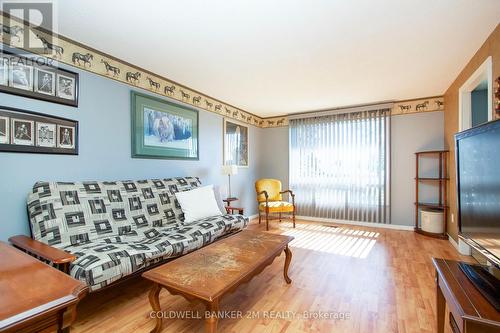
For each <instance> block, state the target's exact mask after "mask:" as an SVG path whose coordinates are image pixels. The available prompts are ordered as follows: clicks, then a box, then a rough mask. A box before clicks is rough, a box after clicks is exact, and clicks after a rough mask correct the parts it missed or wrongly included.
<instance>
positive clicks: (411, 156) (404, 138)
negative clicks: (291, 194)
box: [260, 111, 444, 225]
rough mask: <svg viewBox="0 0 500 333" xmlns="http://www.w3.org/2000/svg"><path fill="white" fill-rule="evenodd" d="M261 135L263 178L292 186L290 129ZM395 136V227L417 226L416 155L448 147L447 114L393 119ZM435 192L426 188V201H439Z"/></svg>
mask: <svg viewBox="0 0 500 333" xmlns="http://www.w3.org/2000/svg"><path fill="white" fill-rule="evenodd" d="M261 135H262V137H261V142H262V146H261V147H262V155H261V156H260V160H261V169H260V170H261V173H260V174H261V176H262V177H266V178H267V177H269V178H277V179H281V181H282V182H283V187H288V179H289V177H288V176H289V175H288V158H289V152H288V127H283V128H272V129H264V130H263V131H262V132H261ZM391 136H392V138H391V139H392V140H391V195H392V200H391V205H392V208H391V218H392V224H398V225H413V224H414V222H415V221H414V216H415V215H414V214H415V210H414V209H415V207H414V202H415V181H414V178H415V152H416V151H421V150H434V149H442V148H443V147H444V113H443V112H441V111H440V112H428V113H416V114H411V115H401V116H393V117H392V119H391ZM292 163H293V161H292ZM432 164H433V161H432V160H426V161H424V163H422V164H421V171H422V175H424V174H430V173H431V172H432V171H433V170H434V169H435V168H434V165H432ZM432 192H433V191H432V189H431V188H430V187H429V186H427V185H424V186H422V191H421V194H422V196H423V197H424V198H425V199H427V200H433V199H435V196H434V195H433V194H432Z"/></svg>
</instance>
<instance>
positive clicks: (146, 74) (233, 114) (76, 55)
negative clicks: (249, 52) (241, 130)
mask: <svg viewBox="0 0 500 333" xmlns="http://www.w3.org/2000/svg"><path fill="white" fill-rule="evenodd" d="M0 14H1V15H0V19H1V22H0V24H1V25H2V29H1V32H2V35H1V42H2V43H3V44H4V45H7V46H9V47H12V48H16V49H21V50H25V51H27V52H32V50H27V49H25V48H23V45H24V35H25V31H29V33H28V35H29V39H30V42H31V41H35V42H36V43H38V49H40V50H42V51H40V52H38V53H37V55H40V56H43V57H46V58H49V59H53V60H55V61H59V62H61V63H64V64H66V65H69V66H73V67H76V68H79V69H81V70H85V71H88V72H91V73H94V74H97V75H100V76H104V77H106V78H108V79H111V80H115V81H119V82H121V83H125V84H128V85H130V86H132V87H134V88H141V89H144V90H147V91H149V92H152V93H155V94H158V95H160V96H164V97H168V98H171V99H174V100H177V101H179V102H181V103H184V104H187V105H190V106H193V107H195V108H198V109H202V110H205V111H209V112H213V113H216V114H219V115H221V116H223V117H226V118H229V119H234V120H238V121H240V122H242V123H246V124H249V125H252V126H256V127H260V128H273V127H283V126H288V116H287V115H283V116H276V117H269V118H262V117H259V116H256V115H255V114H253V113H251V112H248V111H245V110H242V109H240V108H237V107H235V106H232V105H231V104H228V103H225V102H222V101H220V100H218V99H216V98H213V97H210V96H208V95H205V94H203V93H201V92H198V91H196V90H194V89H191V88H188V87H186V86H184V85H182V84H179V83H177V82H175V81H173V80H170V79H167V78H165V77H163V76H161V75H158V74H155V73H153V72H151V71H148V70H145V69H143V68H141V67H138V66H135V65H132V64H130V63H128V62H126V61H124V60H121V59H118V58H116V57H113V56H111V55H109V54H106V53H104V52H101V51H98V50H96V49H93V48H91V47H89V46H86V45H83V44H81V43H79V42H77V41H74V40H72V39H70V38H67V37H64V36H61V35H58V34H56V33H53V32H50V31H47V30H45V29H42V28H38V27H37V28H32V27H30V26H29V25H28V24H27V23H26V22H24V21H22V20H20V19H18V18H15V17H8V15H7V14H6V13H4V12H2V11H0ZM6 19H8V20H9V21H10V25H9V26H8V25H5V24H4V22H5V21H6ZM13 22H14V23H13ZM49 35H50V36H52V40H51V42H49V41H48V39H47V38H48V36H49ZM443 101H444V99H443V97H442V96H438V97H428V98H418V99H411V100H404V101H396V102H394V107H393V109H392V110H391V115H404V114H411V113H417V112H433V111H444V104H443V103H444V102H443Z"/></svg>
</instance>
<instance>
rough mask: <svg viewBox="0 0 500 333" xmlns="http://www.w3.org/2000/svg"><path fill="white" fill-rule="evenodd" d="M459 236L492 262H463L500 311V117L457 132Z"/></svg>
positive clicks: (487, 297)
mask: <svg viewBox="0 0 500 333" xmlns="http://www.w3.org/2000/svg"><path fill="white" fill-rule="evenodd" d="M455 154H456V155H455V162H456V171H457V199H458V225H459V236H460V237H461V238H462V239H463V240H464V241H465V242H466V243H468V244H469V245H471V246H472V247H473V248H474V249H476V250H477V251H479V252H480V253H482V254H483V255H484V256H485V257H486V258H487V259H488V261H489V262H490V263H492V264H493V265H492V266H489V267H488V266H481V265H471V264H467V263H460V264H459V266H460V268H461V270H462V271H463V272H464V274H465V275H466V276H467V277H468V278H469V280H470V281H471V282H472V284H473V285H474V286H475V287H476V288H477V289H478V290H479V292H480V293H481V294H482V295H483V296H484V297H485V298H486V299H487V300H488V301H489V302H490V303H491V304H492V305H493V306H494V307H495V309H496V310H497V311H500V278H499V276H500V270H499V268H500V120H497V121H493V122H489V123H486V124H483V125H481V126H477V127H474V128H471V129H469V130H466V131H463V132H460V133H457V134H456V135H455Z"/></svg>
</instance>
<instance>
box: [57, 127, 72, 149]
mask: <svg viewBox="0 0 500 333" xmlns="http://www.w3.org/2000/svg"><path fill="white" fill-rule="evenodd" d="M57 146H58V147H59V148H64V149H73V148H75V128H74V127H72V126H63V125H58V126H57Z"/></svg>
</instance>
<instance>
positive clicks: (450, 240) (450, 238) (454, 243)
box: [447, 234, 460, 252]
mask: <svg viewBox="0 0 500 333" xmlns="http://www.w3.org/2000/svg"><path fill="white" fill-rule="evenodd" d="M447 235H448V241H449V242H450V243H451V245H453V247H454V248H455V250H457V251H458V252H460V251H459V250H458V243H457V242H456V241H455V240H454V239H453V237H451V236H450V234H447Z"/></svg>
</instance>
